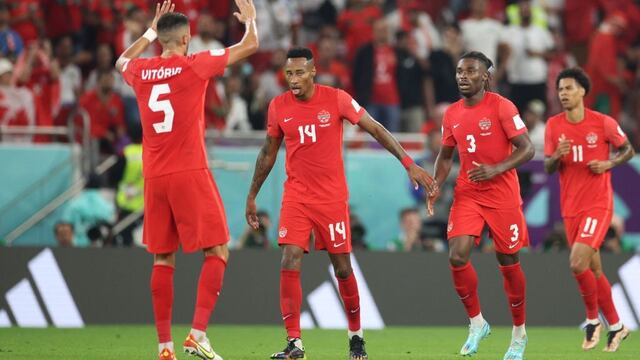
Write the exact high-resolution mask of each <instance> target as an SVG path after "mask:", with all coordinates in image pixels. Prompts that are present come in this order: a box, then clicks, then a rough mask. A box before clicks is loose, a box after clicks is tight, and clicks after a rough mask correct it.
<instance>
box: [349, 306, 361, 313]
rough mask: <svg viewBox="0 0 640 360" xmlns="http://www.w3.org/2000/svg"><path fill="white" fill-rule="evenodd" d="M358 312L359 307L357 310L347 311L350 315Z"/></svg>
mask: <svg viewBox="0 0 640 360" xmlns="http://www.w3.org/2000/svg"><path fill="white" fill-rule="evenodd" d="M358 311H360V307H358V308H357V309H355V310H349V312H350V313H352V314H355V313H357V312H358Z"/></svg>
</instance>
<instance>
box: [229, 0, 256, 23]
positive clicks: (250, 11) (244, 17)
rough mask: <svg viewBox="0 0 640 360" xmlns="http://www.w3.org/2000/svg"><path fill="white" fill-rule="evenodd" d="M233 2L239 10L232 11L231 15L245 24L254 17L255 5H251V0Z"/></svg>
mask: <svg viewBox="0 0 640 360" xmlns="http://www.w3.org/2000/svg"><path fill="white" fill-rule="evenodd" d="M235 2H236V6H237V7H238V10H240V12H234V13H233V16H235V17H236V18H237V19H238V21H240V22H241V23H243V24H246V23H248V22H251V21H253V20H255V19H256V7H255V6H253V0H235Z"/></svg>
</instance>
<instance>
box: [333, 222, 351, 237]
mask: <svg viewBox="0 0 640 360" xmlns="http://www.w3.org/2000/svg"><path fill="white" fill-rule="evenodd" d="M329 233H330V234H331V241H336V233H338V234H340V235H342V240H346V239H347V231H346V229H345V226H344V221H341V222H338V223H335V224H329Z"/></svg>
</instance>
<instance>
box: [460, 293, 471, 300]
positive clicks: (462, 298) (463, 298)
mask: <svg viewBox="0 0 640 360" xmlns="http://www.w3.org/2000/svg"><path fill="white" fill-rule="evenodd" d="M469 296H471V294H469V295H467V296H465V297H461V298H460V300H465V299H467V298H468V297H469Z"/></svg>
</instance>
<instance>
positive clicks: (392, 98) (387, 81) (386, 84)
mask: <svg viewBox="0 0 640 360" xmlns="http://www.w3.org/2000/svg"><path fill="white" fill-rule="evenodd" d="M374 56H375V60H374V61H373V66H374V67H375V70H374V75H373V89H372V90H371V102H372V103H374V104H378V105H398V104H399V103H400V95H399V94H398V84H397V79H396V67H397V66H398V64H397V61H396V53H395V50H393V48H392V47H391V46H380V47H376V48H375V50H374Z"/></svg>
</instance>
